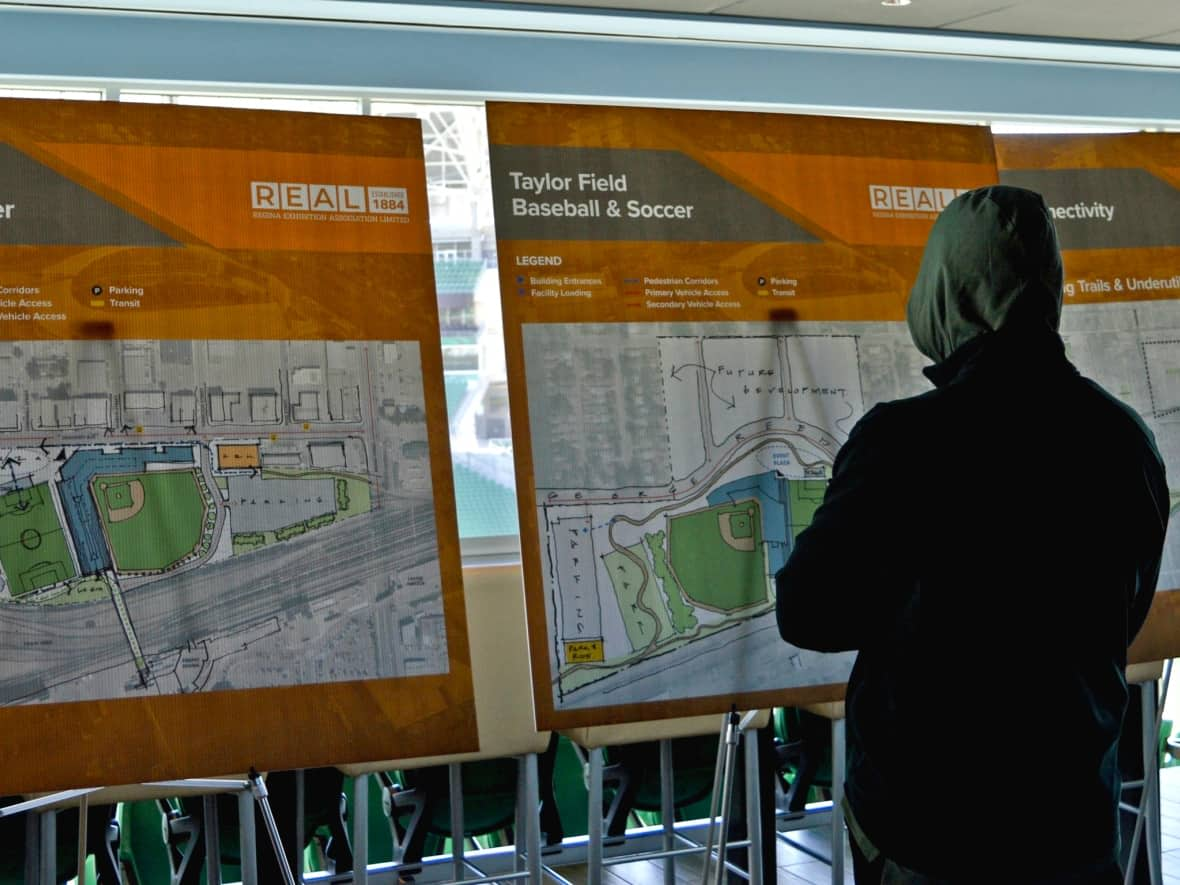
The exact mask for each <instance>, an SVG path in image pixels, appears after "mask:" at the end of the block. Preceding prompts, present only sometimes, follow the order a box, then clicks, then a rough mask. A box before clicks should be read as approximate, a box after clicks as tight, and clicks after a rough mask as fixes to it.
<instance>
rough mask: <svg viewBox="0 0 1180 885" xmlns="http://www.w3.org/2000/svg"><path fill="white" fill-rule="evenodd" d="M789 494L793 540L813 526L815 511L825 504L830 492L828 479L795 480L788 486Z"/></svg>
mask: <svg viewBox="0 0 1180 885" xmlns="http://www.w3.org/2000/svg"><path fill="white" fill-rule="evenodd" d="M787 489H788V494H789V498H788V501H789V505H788V512H789V513H790V514H791V526H790V529H791V540H794V539H795V538H797V537H799V533H800V532H802V531H803V530H804V529H805V528H807V527H808V526H809V525H811V521H812V520H813V519H815V511H817V510H819V505H820V504H822V503H823V500H824V493H825V492H826V491H827V490H828V481H827V480H826V479H793V480H791V481H790V482H789V483H788V484H787Z"/></svg>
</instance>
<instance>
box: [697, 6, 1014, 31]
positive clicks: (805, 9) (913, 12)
mask: <svg viewBox="0 0 1180 885" xmlns="http://www.w3.org/2000/svg"><path fill="white" fill-rule="evenodd" d="M1007 5H1009V4H1006V3H1004V2H1003V0H914V2H913V4H912V5H910V6H895V7H886V6H882V5H881V0H842V2H833V0H736V2H730V3H726V4H722V5H721V7H720V8H719V9H718V10H717V12H718V13H719V14H721V15H745V16H754V17H757V18H778V19H792V20H796V21H814V22H828V23H832V24H857V25H875V26H879V27H895V28H938V27H944V26H946V25H949V24H951V23H953V22H956V21H959V20H960V19H964V18H970V17H974V16H978V15H982V14H984V13H989V12H994V11H996V10H998V9H1002V8H1004V7H1005V6H1007Z"/></svg>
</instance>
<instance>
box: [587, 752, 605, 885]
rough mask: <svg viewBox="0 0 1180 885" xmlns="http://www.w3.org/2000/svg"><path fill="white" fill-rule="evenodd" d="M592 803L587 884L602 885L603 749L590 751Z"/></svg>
mask: <svg viewBox="0 0 1180 885" xmlns="http://www.w3.org/2000/svg"><path fill="white" fill-rule="evenodd" d="M589 755H590V789H589V793H590V801H589V805H590V808H589V817H588V818H587V829H588V831H589V832H588V833H587V839H586V842H587V845H586V875H587V878H586V883H587V885H602V747H595V748H594V749H592V750H590V753H589Z"/></svg>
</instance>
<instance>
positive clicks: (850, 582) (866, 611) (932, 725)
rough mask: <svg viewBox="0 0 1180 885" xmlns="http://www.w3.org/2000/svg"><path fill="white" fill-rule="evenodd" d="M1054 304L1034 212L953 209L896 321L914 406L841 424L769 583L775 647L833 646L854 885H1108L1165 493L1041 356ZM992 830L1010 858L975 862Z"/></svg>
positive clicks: (1092, 399) (1015, 199)
mask: <svg viewBox="0 0 1180 885" xmlns="http://www.w3.org/2000/svg"><path fill="white" fill-rule="evenodd" d="M1061 303H1062V265H1061V254H1060V250H1059V248H1058V245H1057V236H1056V231H1055V230H1054V227H1053V223H1052V220H1051V219H1050V216H1049V212H1048V209H1047V207H1046V206H1045V202H1044V200H1043V199H1042V198H1041V197H1040V195H1039V194H1036V193H1034V192H1032V191H1028V190H1024V189H1021V188H1014V187H1005V186H994V187H985V188H980V189H977V190H972V191H968V192H966V193H964V194H961V195H959V196H958V197H956V198H955V199H954V200H953V201H952V202H951V203H950V204H949V205H948V206H947V207H946V209H945V210H944V211H943V212H942V213H941V214H940V216H939V217H938V219H937V221H936V222H935V224H934V227H933V229H932V230H931V233H930V237H929V240H928V242H927V245H926V250H925V253H924V255H923V258H922V263H921V267H920V270H919V272H918V277H917V280H916V282H915V283H914V287H913V291H912V293H911V295H910V300H909V303H908V307H907V318H908V322H909V328H910V332H911V334H912V336H913V339H914V343H915V345H917V347H918V349H919V350H920V351H921V352H922V353H923V354H925V355H926V356H927V357H929V358H930V359H931V360H933V362H934V365H932V366H930V367H929V368H927V369H926V370H925V372H926V374H927V376H928V377H929V378H930V379H931V381H933V382H934V385H935V389H934V390H931V391H929V392H927V393H925V394H922V395H920V396H915V397H911V398H908V399H902V400H896V401H893V402H887V403H882V404H880V405H878V406H876V407H874V408H873V409H871V410H870V411H869V412H868V413H867V414H865V416H864V417H863V418H862V419H861V420H860V421H859V422H858V423H857V424H856V426H855V427H854V428H853V429H852V431H851V433H850V434H849V437H848V440H847V442H846V443H845V444H844V446H843V447H842V448H841V450H840V452H839V454H838V456H837V457H836V460H835V464H834V466H833V470H832V478H831V483H830V484H829V486H828V489H827V493H826V495H825V497H824V501H823V504H822V506H821V507H820V508H819V509H818V510H817V512H816V514H815V518H814V520H813V522H812V524H811V526H810V527H808V528H807V530H806V531H804V532H802V533H801V534H800V536H799V538H798V539H797V541H796V544H795V547H794V549H793V550H792V552H791V555H790V557H789V559H788V560H787V563H786V564H785V565H784V567H783V568H782V570H781V571H780V572H779V573H778V575H777V576H776V586H777V593H778V603H777V613H778V625H779V631H780V633H781V634H782V637H783V639H785V640H786V641H787V642H790V643H792V644H794V645H796V646H800V647H803V648H811V649H817V650H821V651H844V650H849V649H855V650H856V651H857V652H858V654H857V657H856V663H855V665H854V667H853V670H852V675H851V678H850V680H849V683H848V691H847V696H846V715H847V727H848V769H847V778H846V788H845V808H846V810H847V812H848V816H847V819H848V822H849V829H850V834H851V837H852V839H851V841H852V843H853V858H854V868H855V871H856V881H857V883H858V885H865V883H870V882H871V883H873V885H876V883H878V882H887V883H989V885H999V883H1003V885H1012V883H1020V882H1028V883H1060V885H1065V883H1069V885H1082V883H1086V885H1089V883H1108V882H1109V883H1116V882H1120V881H1121V878H1120V874H1119V868H1118V853H1119V826H1118V804H1117V803H1118V793H1119V786H1120V782H1119V772H1118V761H1117V749H1118V739H1119V732H1120V728H1121V724H1122V720H1123V714H1124V711H1125V709H1126V705H1127V684H1126V678H1125V675H1124V670H1125V667H1126V660H1127V647H1128V645H1129V644H1130V642H1131V640H1132V638H1133V637H1134V636H1135V634H1136V632H1137V631H1138V630H1139V628H1140V627H1141V626H1142V624H1143V622H1144V620H1145V618H1146V617H1147V611H1148V609H1149V608H1150V605H1151V600H1152V595H1153V593H1154V591H1155V585H1156V581H1157V579H1158V576H1159V569H1160V562H1161V557H1162V549H1163V545H1164V534H1165V528H1166V524H1167V517H1168V486H1167V481H1166V479H1165V475H1164V467H1163V462H1162V460H1161V458H1160V455H1159V452H1158V450H1157V449H1156V446H1155V441H1154V438H1153V437H1152V434H1151V432H1150V431H1149V430H1148V429H1147V427H1146V426H1145V425H1144V424H1143V422H1142V421H1141V420H1140V418H1139V416H1138V415H1137V414H1135V412H1133V411H1132V410H1131V409H1129V408H1128V407H1126V406H1125V405H1123V404H1122V403H1121V402H1119V401H1118V400H1117V399H1115V398H1114V397H1113V396H1111V395H1110V394H1108V393H1106V392H1105V391H1104V390H1103V389H1102V388H1101V387H1099V386H1098V385H1097V384H1096V383H1094V382H1093V381H1090V380H1088V379H1086V378H1084V377H1082V376H1081V375H1080V374H1079V373H1078V371H1077V369H1075V368H1074V366H1073V365H1072V364H1071V363H1070V362H1069V360H1068V359H1067V358H1066V354H1065V347H1064V344H1063V342H1062V340H1061V337H1060V335H1059V334H1058V331H1057V329H1058V323H1059V321H1060V318H1061ZM1030 801H1031V802H1032V803H1033V804H1032V805H1031V806H1029V805H1028V804H1026V803H1027V802H1030ZM1029 807H1033V808H1036V809H1037V814H1036V815H1034V816H1029V815H1027V814H1025V815H1017V816H1016V817H1015V818H1014V816H1013V811H1014V810H1015V809H1026V810H1027V809H1028V808H1029ZM1014 819H1015V820H1020V821H1021V822H1022V823H1023V824H1024V829H1023V830H1022V832H1021V834H1020V836H1019V837H1017V839H1018V840H1020V841H1024V842H1025V843H1026V844H1024V845H1020V846H1015V845H1014V846H1013V848H1012V850H1011V852H1007V851H1005V852H1000V851H996V850H995V846H994V844H993V843H994V841H995V839H996V838H997V831H998V829H999V828H1001V827H1003V828H1004V838H1005V839H1006V840H1009V841H1011V840H1012V838H1013V837H1012V835H1011V830H1010V829H1009V828H1008V827H1007V826H1006V824H1008V823H1010V822H1011V821H1013V820H1014ZM1016 856H1020V857H1021V859H1020V860H1014V859H1013V858H1014V857H1016Z"/></svg>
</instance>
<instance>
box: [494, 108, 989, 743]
mask: <svg viewBox="0 0 1180 885" xmlns="http://www.w3.org/2000/svg"><path fill="white" fill-rule="evenodd" d="M488 132H489V141H490V143H491V160H492V184H493V192H494V199H495V209H496V226H497V231H498V241H499V247H498V248H499V261H500V274H501V281H500V282H501V291H502V293H503V306H504V328H505V342H506V348H507V359H508V369H509V390H510V395H511V397H512V403H513V416H512V422H513V436H514V440H515V452H516V459H517V477H518V480H517V482H518V495H519V497H520V502H521V504H520V506H521V512H520V517H521V544H522V553H523V560H524V570H525V584H526V595H527V599H528V608H529V616H530V624H529V629H530V638H531V647H532V655H533V670H534V682H535V685H536V686H537V688H536V701H537V712H538V725H539V726H540V727H542V728H563V727H576V726H580V725H590V724H599V723H603V722H608V721H627V720H636V719H650V718H661V717H666V716H683V715H692V714H698V713H708V712H715V711H722V710H726V709H728V708H729V706H730V704H738V705H739V706H755V705H765V704H770V703H774V704H782V703H789V702H792V701H794V702H802V701H806V700H814V699H820V698H823V697H828V696H831V694H832V692H833V689H832V686H842V685H843V683H844V682H845V680H846V678H847V675H848V672H849V668H850V665H851V656H850V655H823V654H818V653H814V652H809V651H804V650H800V649H793V648H791V647H789V646H785V645H784V644H783V643H782V641H781V640H780V638H779V636H778V632H777V629H776V625H775V617H774V591H773V576H774V574H775V572H776V571H777V570H778V569H779V568H780V567H781V565H782V564H783V562H785V560H786V557H787V556H788V555H789V554H790V551H791V547H792V544H793V541H794V538H795V537H796V536H797V535H798V533H799V532H800V531H802V530H803V529H804V528H805V527H806V526H807V525H808V524H809V523H810V520H811V516H812V514H813V513H814V511H815V509H816V507H817V506H818V505H819V503H820V501H821V500H822V497H823V494H824V490H825V488H826V485H827V480H828V477H829V476H830V473H831V466H832V462H833V458H834V456H835V453H836V451H837V450H838V449H839V447H840V445H841V444H842V442H843V441H844V440H845V439H846V438H847V434H848V431H849V430H850V429H851V427H852V425H853V424H855V423H856V421H857V419H858V418H860V416H861V415H863V414H864V412H865V411H866V410H867V409H868V408H869V407H871V406H872V404H873V403H875V402H878V401H881V400H885V399H894V398H896V397H900V396H906V395H909V394H912V393H916V392H919V391H921V390H924V389H926V387H927V382H926V381H925V379H924V378H923V377H922V375H921V368H922V364H923V361H922V358H921V357H920V355H919V354H918V353H917V351H916V350H915V349H914V348H913V346H912V344H911V343H910V340H909V336H908V333H907V331H906V328H905V325H904V322H903V320H904V306H905V301H906V298H907V296H908V293H909V287H910V284H911V282H912V280H913V277H914V274H915V272H916V270H917V266H918V261H919V259H920V256H921V252H922V247H923V245H924V243H925V240H926V236H927V234H928V233H929V230H930V226H931V224H932V223H933V221H934V219H935V217H937V214H938V212H939V211H940V210H941V209H942V208H943V207H944V206H945V205H946V203H947V202H949V201H950V200H951V199H953V198H954V196H955V195H956V194H957V193H959V192H960V191H961V190H964V189H967V188H972V187H978V186H981V185H986V184H990V183H994V182H995V181H996V180H997V179H996V166H995V158H994V153H993V147H992V141H991V136H990V133H989V131H988V130H987V129H984V128H982V127H955V126H940V125H928V124H916V123H898V122H887V121H873V120H855V119H842V118H816V117H795V116H778V115H765V114H747V113H718V112H708V111H672V110H653V109H638V108H635V109H625V108H589V107H571V106H556V105H535V104H533V105H529V104H489V105H488ZM900 467H901V466H899V468H900ZM849 555H856V551H853V550H850V551H849Z"/></svg>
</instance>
